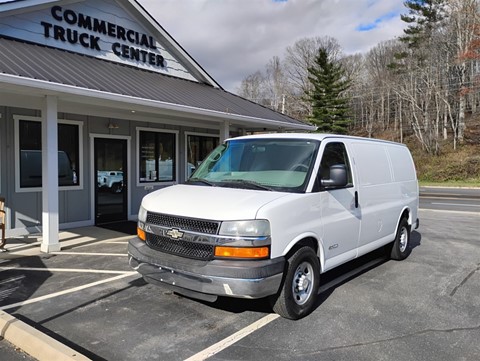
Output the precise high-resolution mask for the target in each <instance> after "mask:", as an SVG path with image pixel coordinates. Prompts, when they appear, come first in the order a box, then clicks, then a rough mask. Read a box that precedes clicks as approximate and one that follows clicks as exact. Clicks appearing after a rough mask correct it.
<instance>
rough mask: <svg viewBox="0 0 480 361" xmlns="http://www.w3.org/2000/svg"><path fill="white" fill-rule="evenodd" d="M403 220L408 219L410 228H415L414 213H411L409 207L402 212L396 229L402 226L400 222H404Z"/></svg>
mask: <svg viewBox="0 0 480 361" xmlns="http://www.w3.org/2000/svg"><path fill="white" fill-rule="evenodd" d="M403 218H406V219H407V222H408V225H409V226H410V228H411V227H412V226H413V222H414V220H413V219H412V212H411V210H410V208H409V207H404V208H403V209H402V212H401V213H400V216H399V217H398V219H397V228H396V229H398V226H399V224H400V222H401V221H402V219H403Z"/></svg>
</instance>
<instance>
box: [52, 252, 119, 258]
mask: <svg viewBox="0 0 480 361" xmlns="http://www.w3.org/2000/svg"><path fill="white" fill-rule="evenodd" d="M50 254H54V255H57V256H62V255H75V256H118V257H127V256H128V254H127V253H97V252H65V251H60V252H51V253H50Z"/></svg>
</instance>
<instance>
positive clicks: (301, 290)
mask: <svg viewBox="0 0 480 361" xmlns="http://www.w3.org/2000/svg"><path fill="white" fill-rule="evenodd" d="M287 265H288V269H287V270H286V275H285V277H284V280H283V284H282V286H281V288H280V291H279V293H278V294H277V295H275V296H273V298H272V304H273V305H272V306H273V310H274V311H275V312H276V313H278V314H279V315H280V316H282V317H284V318H288V319H291V320H298V319H299V318H302V317H304V316H306V315H308V314H309V313H310V312H311V311H312V308H313V306H314V305H315V300H316V298H317V293H318V287H319V283H320V261H319V260H318V257H317V255H316V254H315V251H314V250H313V249H312V248H311V247H308V246H304V247H302V248H299V249H298V250H297V251H296V252H295V253H294V254H293V255H291V256H290V257H289V258H288V259H287Z"/></svg>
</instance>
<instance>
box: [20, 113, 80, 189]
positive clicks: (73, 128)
mask: <svg viewBox="0 0 480 361" xmlns="http://www.w3.org/2000/svg"><path fill="white" fill-rule="evenodd" d="M19 138H20V139H19V145H20V149H19V151H20V187H21V188H34V187H41V186H42V123H41V122H40V121H31V120H20V121H19ZM78 162H79V130H78V125H72V124H58V185H59V186H75V185H79V179H80V177H79V169H78Z"/></svg>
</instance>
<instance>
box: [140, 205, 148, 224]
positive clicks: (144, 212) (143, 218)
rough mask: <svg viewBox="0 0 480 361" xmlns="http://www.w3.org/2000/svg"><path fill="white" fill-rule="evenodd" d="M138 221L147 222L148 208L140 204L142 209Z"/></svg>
mask: <svg viewBox="0 0 480 361" xmlns="http://www.w3.org/2000/svg"><path fill="white" fill-rule="evenodd" d="M138 221H139V222H142V223H145V222H146V221H147V210H146V209H145V208H143V207H142V206H140V209H139V210H138Z"/></svg>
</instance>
